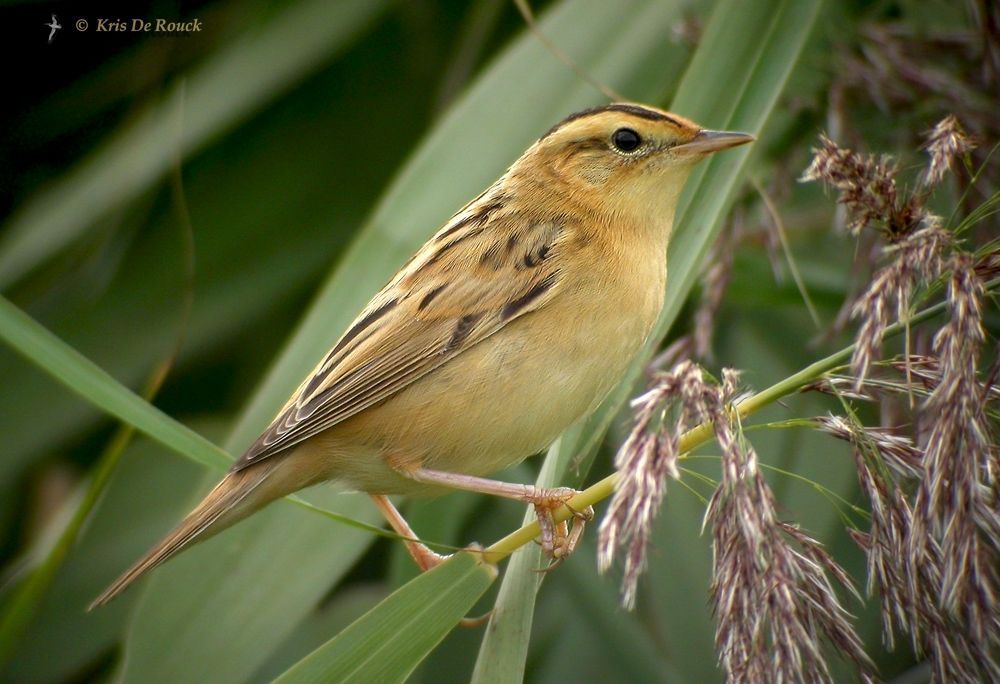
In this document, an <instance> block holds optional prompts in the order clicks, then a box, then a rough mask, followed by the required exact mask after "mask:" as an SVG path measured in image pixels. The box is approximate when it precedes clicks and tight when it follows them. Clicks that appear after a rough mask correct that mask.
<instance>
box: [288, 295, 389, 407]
mask: <svg viewBox="0 0 1000 684" xmlns="http://www.w3.org/2000/svg"><path fill="white" fill-rule="evenodd" d="M397 303H398V300H396V299H390V300H389V301H388V302H386V303H385V304H383V305H382V306H380V307H379V308H377V309H375V310H374V311H372V312H371V313H369V314H368V315H366V316H365V317H364V318H362V319H361V320H360V321H358V322H357V323H355V324H354V325H352V326H351V329H350V330H348V331H347V332H346V333H344V336H343V337H341V338H340V341H339V342H337V346H335V347H334V348H333V349H331V350H330V353H329V354H327V355H326V359H325V360H324V363H326V364H329V363H330V361H331V359H333V358H335V357H336V356H337V354H339V353H340V352H341V351H342V350H343V349H344V347H346V346H347V345H348V344H350V343H351V341H352V340H353V339H354V338H356V337H357V336H358V335H360V334H361V333H362V332H363V331H364V329H365V328H367V327H369V326H370V325H371V324H372V323H374V322H375V321H377V320H378V319H380V318H382V316H384V315H386V314H387V313H389V311H390V310H391V309H392V308H393V307H394V306H396V304H397ZM331 370H333V366H330V367H328V368H327V369H326V370H325V371H323V372H322V373H317V374H316V375H315V376H313V377H312V378H311V379H310V380H309V384H308V385H306V389H305V396H309V395H310V394H312V393H313V391H314V390H315V389H316V388H317V387H319V385H320V384H321V383H322V382H323V380H324V379H325V378H326V377H327V375H329V373H330V371H331Z"/></svg>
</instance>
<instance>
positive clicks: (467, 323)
mask: <svg viewBox="0 0 1000 684" xmlns="http://www.w3.org/2000/svg"><path fill="white" fill-rule="evenodd" d="M482 317H483V314H481V313H475V314H466V315H465V316H462V317H461V318H459V319H458V324H457V325H456V326H455V332H453V333H452V334H451V339H450V340H448V343H447V344H446V345H445V347H444V350H445V351H451V350H452V349H454V348H455V347H457V346H458V345H460V344H461V343H462V341H463V340H465V338H466V337H468V336H469V333H471V332H472V328H473V326H475V325H476V323H478V322H479V321H480V319H482Z"/></svg>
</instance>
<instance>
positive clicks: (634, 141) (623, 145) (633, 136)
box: [611, 128, 642, 152]
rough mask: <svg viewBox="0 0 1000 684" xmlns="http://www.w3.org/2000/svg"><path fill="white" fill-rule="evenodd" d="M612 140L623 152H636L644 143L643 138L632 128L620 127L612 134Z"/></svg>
mask: <svg viewBox="0 0 1000 684" xmlns="http://www.w3.org/2000/svg"><path fill="white" fill-rule="evenodd" d="M611 142H612V143H613V144H614V146H615V147H617V148H618V149H619V150H621V151H622V152H634V151H635V150H636V148H638V147H639V145H641V144H642V138H640V137H639V134H638V133H636V132H635V131H633V130H632V129H631V128H619V129H618V130H617V131H615V132H614V134H612V136H611Z"/></svg>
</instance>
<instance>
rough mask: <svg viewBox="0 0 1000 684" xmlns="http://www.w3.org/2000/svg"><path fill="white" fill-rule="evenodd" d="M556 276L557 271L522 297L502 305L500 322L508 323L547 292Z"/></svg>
mask: <svg viewBox="0 0 1000 684" xmlns="http://www.w3.org/2000/svg"><path fill="white" fill-rule="evenodd" d="M558 276H559V272H558V271H555V272H553V273H550V274H549V275H547V276H546V277H545V278H544V279H543V280H542V281H541V282H539V283H538V284H537V285H535V286H534V287H533V288H531V289H530V290H528V291H527V292H525V293H524V294H523V295H521V296H520V297H518V298H517V299H515V300H514V301H512V302H507V303H506V304H504V305H503V308H502V309H500V321H501V322H506V321H509V320H510V319H511V318H513V317H514V316H516V315H517V314H519V313H520V312H521V311H523V310H524V309H525V308H527V307H528V305H530V304H531V303H532V302H533V301H535V300H536V299H538V298H539V297H541V296H542V295H543V294H545V293H546V292H548V290H549V289H550V288H551V287H552V286H553V285H554V284H555V282H556V278H557V277H558Z"/></svg>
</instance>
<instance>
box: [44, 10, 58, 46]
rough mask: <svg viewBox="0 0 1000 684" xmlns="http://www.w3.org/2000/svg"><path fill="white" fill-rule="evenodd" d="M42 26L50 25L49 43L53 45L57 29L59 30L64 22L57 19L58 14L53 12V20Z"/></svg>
mask: <svg viewBox="0 0 1000 684" xmlns="http://www.w3.org/2000/svg"><path fill="white" fill-rule="evenodd" d="M42 26H48V27H49V45H51V44H52V39H53V38H55V37H56V31H58V30H59V29H61V28H62V24H60V23H59V22H58V21H57V20H56V15H54V14H53V15H52V21H51V22H49V23H48V24H42Z"/></svg>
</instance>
